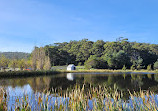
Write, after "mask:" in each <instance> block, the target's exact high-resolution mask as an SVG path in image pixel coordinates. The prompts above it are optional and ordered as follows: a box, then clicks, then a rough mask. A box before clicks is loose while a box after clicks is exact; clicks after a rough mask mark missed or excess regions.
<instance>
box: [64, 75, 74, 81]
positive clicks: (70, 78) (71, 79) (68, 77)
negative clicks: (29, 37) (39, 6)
mask: <svg viewBox="0 0 158 111" xmlns="http://www.w3.org/2000/svg"><path fill="white" fill-rule="evenodd" d="M66 78H67V79H68V80H70V81H73V80H74V74H73V73H67V75H66Z"/></svg>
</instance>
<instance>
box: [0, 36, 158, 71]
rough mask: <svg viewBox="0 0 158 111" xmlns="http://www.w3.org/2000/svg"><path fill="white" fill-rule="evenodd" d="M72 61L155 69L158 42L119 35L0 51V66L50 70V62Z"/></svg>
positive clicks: (93, 65)
mask: <svg viewBox="0 0 158 111" xmlns="http://www.w3.org/2000/svg"><path fill="white" fill-rule="evenodd" d="M68 64H75V65H78V66H81V65H84V66H85V68H86V69H92V68H94V69H123V70H126V69H131V70H135V69H136V70H139V69H148V70H152V69H158V44H147V43H138V42H129V41H128V39H124V38H118V39H117V40H116V41H113V42H105V41H103V40H97V41H96V42H93V41H90V40H88V39H82V40H79V41H75V40H74V41H70V42H63V43H54V44H51V45H46V46H44V47H35V48H34V50H33V51H32V53H31V54H28V53H20V52H17V53H13V52H8V53H3V54H2V53H0V67H1V68H2V69H4V70H5V67H11V68H13V69H14V70H15V68H17V67H18V68H20V69H21V70H23V69H27V68H29V67H32V69H33V70H49V69H51V67H52V66H62V65H68Z"/></svg>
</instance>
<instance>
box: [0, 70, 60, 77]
mask: <svg viewBox="0 0 158 111" xmlns="http://www.w3.org/2000/svg"><path fill="white" fill-rule="evenodd" d="M58 73H61V72H60V71H12V72H0V77H3V78H4V77H29V76H41V75H52V74H58Z"/></svg>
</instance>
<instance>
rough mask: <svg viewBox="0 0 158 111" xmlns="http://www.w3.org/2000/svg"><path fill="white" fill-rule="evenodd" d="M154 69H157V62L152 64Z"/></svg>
mask: <svg viewBox="0 0 158 111" xmlns="http://www.w3.org/2000/svg"><path fill="white" fill-rule="evenodd" d="M154 69H158V60H157V61H156V62H155V63H154Z"/></svg>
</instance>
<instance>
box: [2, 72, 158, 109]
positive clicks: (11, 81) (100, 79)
mask: <svg viewBox="0 0 158 111" xmlns="http://www.w3.org/2000/svg"><path fill="white" fill-rule="evenodd" d="M83 85H84V86H85V89H87V90H88V89H90V87H92V86H93V87H98V86H103V87H107V88H109V87H110V88H112V89H113V88H117V89H118V90H119V91H121V92H122V93H123V97H122V99H123V100H130V94H129V91H130V92H131V93H133V91H135V92H139V91H140V90H150V91H152V92H154V93H155V94H157V93H158V75H157V74H130V73H128V74H111V73H67V74H66V73H64V74H56V75H52V76H38V77H28V78H26V77H25V78H3V79H2V78H1V79H0V87H1V88H3V89H4V90H5V91H6V92H7V107H8V109H11V108H13V109H14V108H15V106H14V104H16V101H17V98H21V97H23V95H29V96H28V99H31V98H33V97H32V96H35V97H36V96H38V97H39V95H40V94H41V95H42V94H43V95H44V96H45V95H46V93H44V92H45V91H46V90H47V91H50V92H51V90H52V88H53V89H56V92H55V93H52V94H59V93H61V89H62V93H63V94H64V93H65V92H66V91H67V90H71V89H73V88H75V87H76V86H81V87H82V86H83ZM54 97H56V96H54ZM61 97H62V96H60V97H58V98H53V100H52V101H53V102H54V103H53V104H55V99H61ZM19 101H20V100H19ZM63 101H64V100H63ZM31 102H32V104H34V105H36V104H37V103H36V102H35V100H32V101H31ZM90 106H91V105H90Z"/></svg>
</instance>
